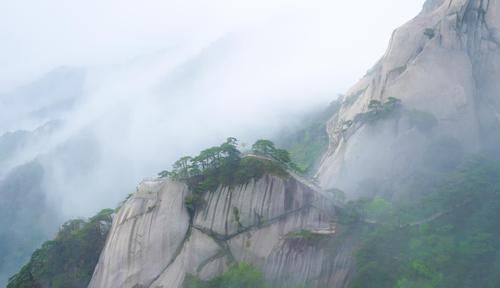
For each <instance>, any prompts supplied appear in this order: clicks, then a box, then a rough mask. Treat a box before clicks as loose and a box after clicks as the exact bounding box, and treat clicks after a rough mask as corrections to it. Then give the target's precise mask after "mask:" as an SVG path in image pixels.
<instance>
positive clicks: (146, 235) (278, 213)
mask: <svg viewBox="0 0 500 288" xmlns="http://www.w3.org/2000/svg"><path fill="white" fill-rule="evenodd" d="M187 193H189V190H188V188H187V186H186V185H184V184H181V183H177V182H172V181H149V182H143V183H142V184H141V185H140V186H139V188H138V191H137V192H136V193H135V194H134V195H133V196H132V197H131V198H130V199H129V200H128V201H127V203H126V204H125V205H124V206H123V208H122V209H121V210H120V211H119V213H118V215H117V216H116V217H115V219H114V221H113V227H112V230H111V232H110V234H109V237H108V241H107V244H106V247H105V249H104V251H103V253H102V254H101V258H100V260H99V263H98V265H97V267H96V269H95V272H94V276H93V279H92V281H91V283H90V286H89V287H169V288H175V287H181V286H182V283H183V281H184V278H185V276H186V275H187V274H188V273H189V274H193V275H196V276H198V277H200V278H202V279H208V278H212V277H214V276H217V275H220V274H221V273H222V272H223V271H225V270H226V269H227V266H228V265H230V264H231V263H235V262H239V261H246V262H249V263H251V264H253V265H255V266H256V267H257V268H259V269H261V270H262V271H264V272H265V275H266V277H267V278H268V279H270V280H272V281H275V283H276V287H288V286H287V285H289V284H300V283H302V284H305V283H307V284H308V287H324V285H333V286H334V287H343V286H344V285H345V284H346V283H348V281H349V279H350V278H349V277H350V274H349V271H350V270H351V269H350V268H351V264H352V263H351V261H352V259H351V253H350V251H351V245H350V242H349V241H347V240H346V239H347V238H345V237H344V236H341V235H342V234H343V233H342V227H341V226H340V225H337V224H336V223H335V208H334V206H333V203H332V202H330V200H329V199H328V198H326V197H325V196H324V194H322V193H321V192H320V191H315V189H313V188H311V187H309V185H306V184H304V183H302V182H301V181H298V180H297V179H295V178H294V177H292V176H290V177H287V178H281V177H276V176H270V175H266V176H264V177H262V178H261V179H259V180H257V181H255V180H252V181H250V182H249V183H247V184H246V185H239V186H235V187H220V188H219V189H218V190H217V191H215V192H211V193H207V194H206V195H205V205H203V207H202V208H201V209H198V210H197V212H196V213H195V214H194V215H193V216H192V217H190V215H189V213H188V211H187V210H186V208H185V206H184V203H183V200H184V197H185V196H186V195H187ZM304 231H309V232H312V233H313V235H315V236H314V237H303V235H302V233H305V232H304ZM309 232H308V233H309ZM314 233H317V234H314ZM292 235H293V236H292ZM308 235H309V234H308ZM333 286H332V287H333Z"/></svg>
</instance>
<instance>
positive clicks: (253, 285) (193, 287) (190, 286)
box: [183, 262, 272, 288]
mask: <svg viewBox="0 0 500 288" xmlns="http://www.w3.org/2000/svg"><path fill="white" fill-rule="evenodd" d="M183 287H184V288H271V287H272V286H271V284H270V283H268V282H267V281H266V280H265V279H264V276H263V274H262V273H261V272H260V271H258V270H257V269H255V268H254V267H253V266H251V265H250V264H248V263H246V262H240V263H239V264H236V265H234V266H232V267H231V268H229V270H228V271H227V272H225V273H224V274H223V275H221V276H219V277H216V278H214V279H212V280H209V281H202V280H200V279H199V278H197V277H195V276H192V275H189V276H187V277H186V279H185V280H184V285H183Z"/></svg>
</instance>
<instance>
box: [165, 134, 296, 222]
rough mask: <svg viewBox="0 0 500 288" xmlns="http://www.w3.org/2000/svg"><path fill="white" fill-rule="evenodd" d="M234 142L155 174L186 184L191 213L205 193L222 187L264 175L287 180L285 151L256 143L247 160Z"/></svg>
mask: <svg viewBox="0 0 500 288" xmlns="http://www.w3.org/2000/svg"><path fill="white" fill-rule="evenodd" d="M237 141H238V140H237V139H236V138H232V137H231V138H228V139H227V141H226V142H224V143H222V144H221V145H220V146H214V147H211V148H208V149H205V150H203V151H201V152H200V154H199V155H197V156H195V157H191V156H186V157H182V158H181V159H179V160H177V161H176V162H175V163H174V165H173V170H172V171H162V172H160V173H159V174H158V175H159V176H160V177H162V178H170V179H173V180H177V181H183V182H185V183H187V184H188V186H189V188H190V190H191V191H192V194H190V195H188V196H187V197H186V199H185V200H184V202H185V204H186V207H187V208H188V210H189V211H190V212H191V213H193V212H194V210H196V209H197V208H198V207H200V206H201V205H203V193H205V192H208V191H215V190H216V189H217V188H218V187H219V186H221V185H224V186H234V185H240V184H245V183H248V182H249V181H250V180H251V179H259V178H261V177H262V176H264V175H265V174H271V175H276V176H279V177H288V172H287V169H294V168H295V165H294V164H293V162H292V161H291V160H290V155H289V153H288V151H286V150H284V149H278V148H276V147H275V145H274V143H273V142H271V141H269V140H265V139H261V140H258V141H257V142H255V144H254V145H253V146H252V151H251V154H254V155H250V156H246V157H242V156H241V152H240V151H239V150H238V149H237Z"/></svg>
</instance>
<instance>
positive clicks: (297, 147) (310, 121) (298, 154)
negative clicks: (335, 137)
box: [277, 100, 341, 174]
mask: <svg viewBox="0 0 500 288" xmlns="http://www.w3.org/2000/svg"><path fill="white" fill-rule="evenodd" d="M340 106H341V100H336V101H333V102H332V103H331V104H330V105H329V106H328V108H327V109H325V110H323V111H321V112H319V113H317V112H316V111H315V113H312V114H311V115H310V116H309V117H306V119H304V120H303V121H302V123H303V124H302V125H301V126H300V127H299V128H298V129H295V130H293V131H291V132H285V133H283V134H282V135H279V137H278V138H279V141H277V142H278V143H279V144H280V145H281V146H283V147H284V148H285V149H287V150H288V151H289V152H290V157H291V159H292V161H293V162H294V163H296V164H297V167H298V169H299V170H300V171H301V172H303V173H306V174H310V173H312V172H314V171H313V170H314V168H315V167H316V165H317V164H318V162H319V160H320V159H321V157H322V156H323V154H324V153H325V152H326V150H327V149H328V142H329V140H328V134H327V132H326V124H327V122H328V120H329V119H330V118H331V117H332V116H333V115H335V113H337V112H338V110H339V109H340Z"/></svg>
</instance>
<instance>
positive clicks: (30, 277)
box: [7, 209, 114, 288]
mask: <svg viewBox="0 0 500 288" xmlns="http://www.w3.org/2000/svg"><path fill="white" fill-rule="evenodd" d="M113 213H114V210H112V209H105V210H102V211H101V212H99V213H98V214H97V215H96V216H94V217H92V218H90V219H89V220H88V221H84V220H70V221H68V222H66V223H65V224H63V226H62V227H61V229H60V230H59V232H58V233H57V236H56V238H55V239H54V240H52V241H47V242H45V243H43V244H42V247H41V248H39V249H38V250H36V251H35V252H34V253H33V255H32V256H31V259H30V261H29V262H28V264H26V265H25V266H24V267H23V268H22V269H21V271H19V273H17V274H16V275H14V276H13V277H11V278H10V279H9V283H8V285H7V288H33V287H50V288H79V287H82V288H83V287H87V285H88V283H89V282H90V279H91V277H92V273H93V272H94V268H95V265H96V264H97V261H98V260H99V255H100V253H101V250H102V249H103V247H104V244H105V242H106V237H107V234H108V232H109V229H110V227H111V221H112V219H111V215H112V214H113Z"/></svg>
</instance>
